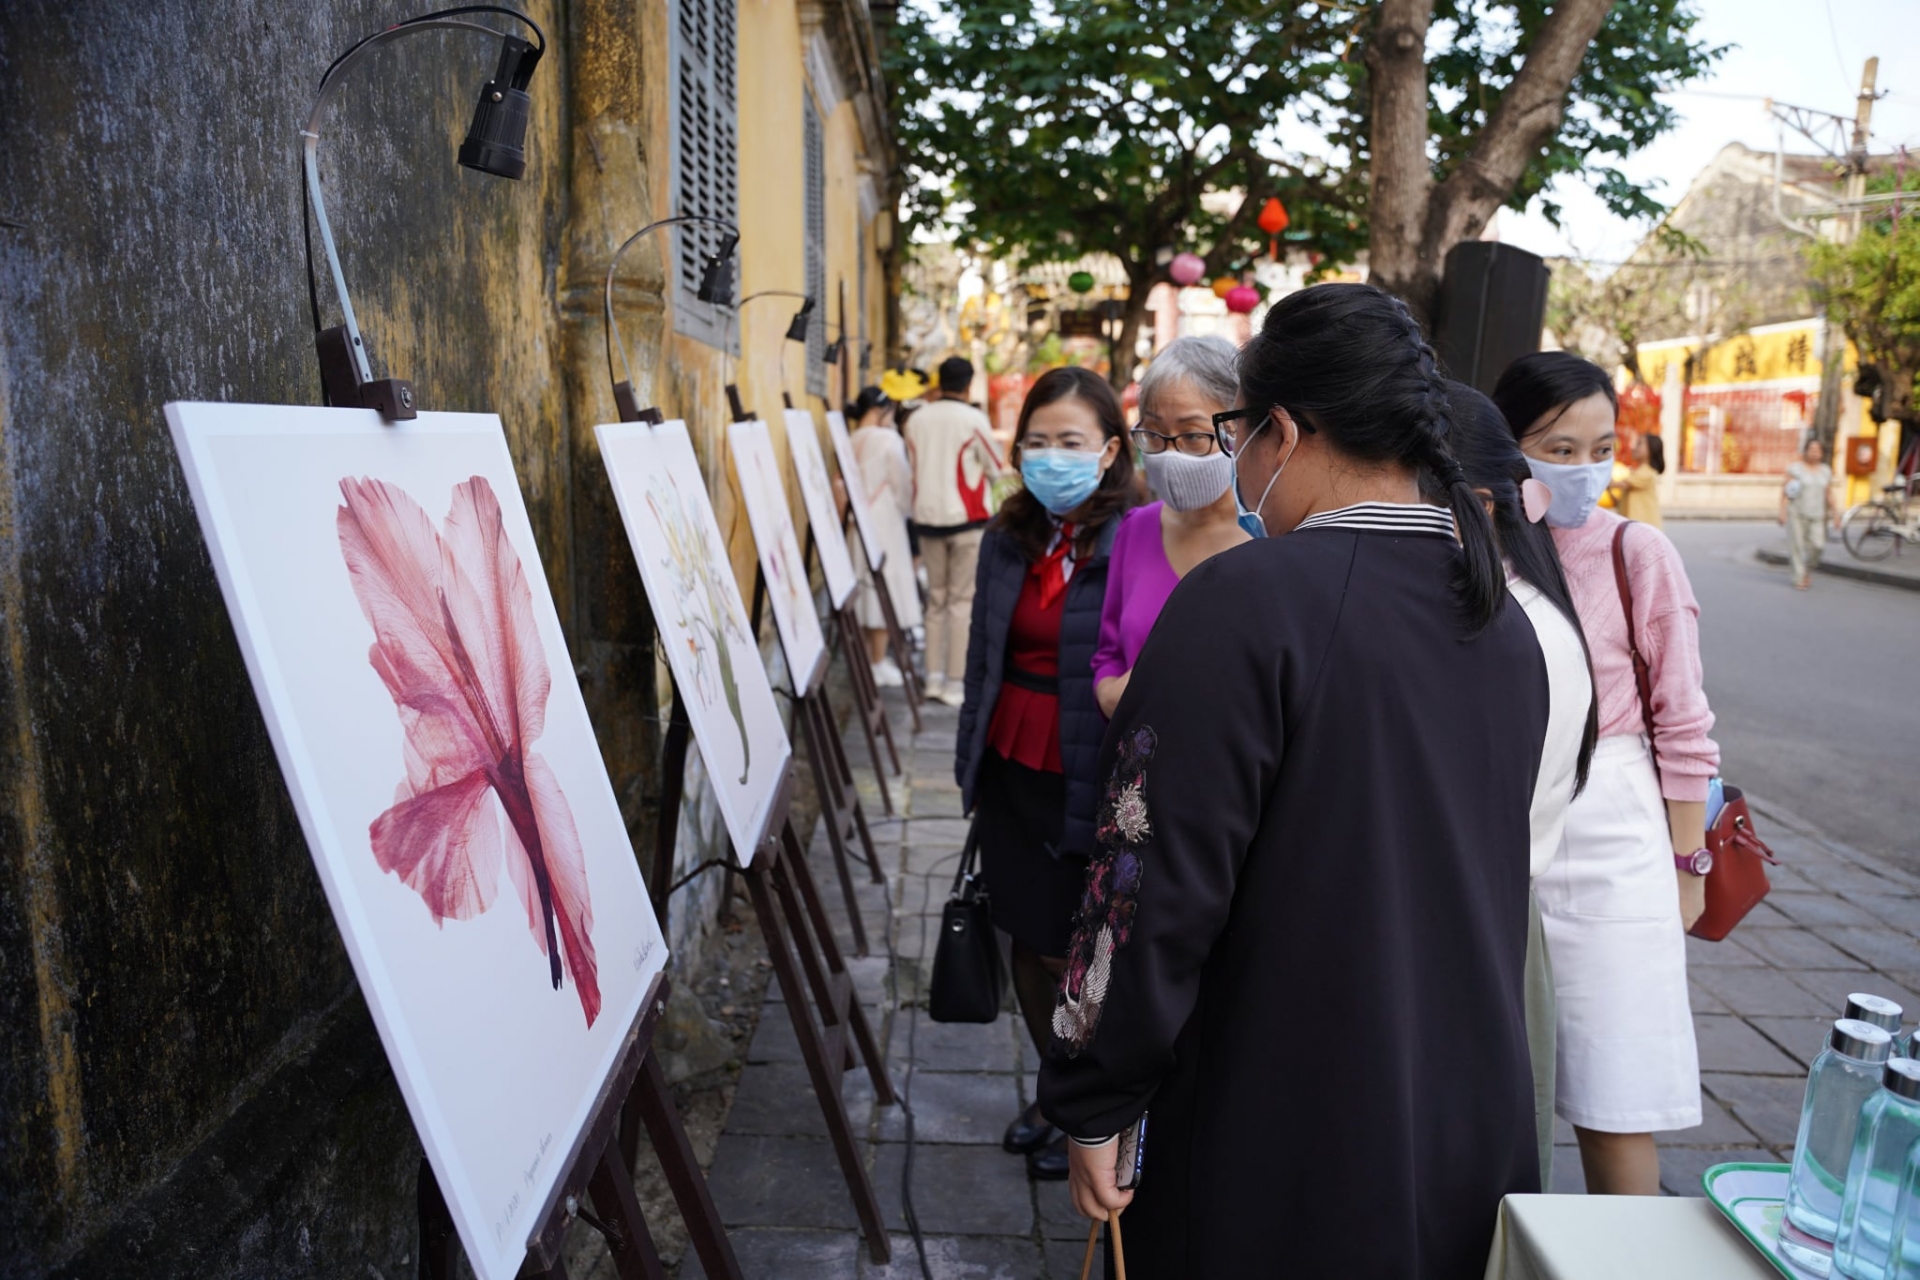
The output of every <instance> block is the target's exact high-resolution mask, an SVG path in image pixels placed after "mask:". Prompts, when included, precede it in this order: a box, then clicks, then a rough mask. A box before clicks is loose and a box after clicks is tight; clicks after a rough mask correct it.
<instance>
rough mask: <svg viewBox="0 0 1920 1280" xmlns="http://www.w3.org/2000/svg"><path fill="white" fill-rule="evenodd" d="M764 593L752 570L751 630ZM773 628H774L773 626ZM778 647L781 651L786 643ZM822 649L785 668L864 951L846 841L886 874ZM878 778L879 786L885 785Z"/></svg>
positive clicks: (756, 626) (877, 877)
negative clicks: (832, 699) (804, 665)
mask: <svg viewBox="0 0 1920 1280" xmlns="http://www.w3.org/2000/svg"><path fill="white" fill-rule="evenodd" d="M766 598H767V580H766V576H765V575H764V574H763V573H761V572H760V571H759V570H757V569H756V570H755V571H754V575H753V615H752V622H753V630H754V633H755V634H758V633H759V631H760V610H761V606H762V604H763V603H764V602H765V601H766ZM776 630H777V628H776ZM782 652H783V653H784V652H785V648H784V646H783V647H782ZM828 656H829V655H828V654H826V653H824V652H823V653H822V654H821V655H820V658H819V660H818V661H817V662H815V663H814V668H813V670H812V671H809V672H807V673H806V674H805V675H804V676H802V675H801V674H800V673H799V672H798V671H795V670H794V669H793V667H792V665H791V664H789V665H788V667H787V671H788V674H789V675H790V676H792V678H793V682H794V685H795V687H796V688H797V689H799V690H800V691H801V692H799V693H797V694H795V695H793V699H792V700H793V719H794V723H795V724H796V725H797V726H799V729H800V732H801V734H802V736H803V739H804V740H805V742H806V744H807V763H808V766H809V767H810V768H811V770H812V772H813V785H814V792H815V794H817V795H818V796H819V797H820V819H821V823H822V825H824V826H825V827H826V829H827V844H828V845H829V846H830V847H831V848H832V850H833V865H834V870H835V871H836V872H837V873H838V874H839V877H840V892H841V894H842V895H843V896H844V897H845V899H846V903H847V921H848V926H849V928H850V929H851V931H852V933H853V953H854V954H855V955H857V956H865V955H866V954H867V926H866V923H865V922H864V921H863V920H862V919H861V918H860V900H859V898H858V897H857V896H856V895H855V893H854V889H853V872H852V870H851V869H850V867H849V866H848V857H849V851H848V848H847V843H848V841H850V840H854V839H857V840H859V841H860V852H861V856H863V857H864V858H865V859H866V863H867V870H868V871H869V873H870V874H871V875H872V876H873V882H874V883H875V884H880V883H881V882H882V881H884V880H885V879H886V874H885V873H884V872H882V871H881V870H880V855H879V854H878V853H877V852H875V851H874V847H873V834H872V832H871V831H869V830H868V829H867V814H866V810H865V809H863V808H862V807H861V805H860V792H859V790H858V789H857V788H856V787H855V786H854V781H853V766H852V765H850V764H849V763H847V752H846V747H845V746H844V744H842V742H841V741H840V733H839V729H838V725H837V722H836V721H835V720H834V717H833V708H832V706H831V705H830V704H829V703H828V701H827V660H828ZM885 784H886V779H885V777H884V776H883V777H882V778H881V788H880V789H881V790H882V791H883V792H884V791H885V790H886V785H885Z"/></svg>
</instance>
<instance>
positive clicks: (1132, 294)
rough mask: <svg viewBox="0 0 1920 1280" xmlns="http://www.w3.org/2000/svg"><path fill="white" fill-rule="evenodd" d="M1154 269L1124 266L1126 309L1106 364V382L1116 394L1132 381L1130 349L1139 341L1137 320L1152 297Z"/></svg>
mask: <svg viewBox="0 0 1920 1280" xmlns="http://www.w3.org/2000/svg"><path fill="white" fill-rule="evenodd" d="M1153 275H1154V273H1153V268H1152V267H1150V266H1149V267H1145V268H1142V267H1139V266H1137V265H1135V264H1134V263H1131V262H1130V263H1128V264H1127V309H1126V311H1125V313H1124V314H1123V315H1122V316H1121V319H1120V336H1119V337H1118V338H1116V339H1115V340H1114V343H1113V358H1112V359H1111V360H1110V361H1109V362H1108V369H1107V381H1109V382H1111V383H1112V384H1113V389H1114V391H1115V392H1121V391H1125V390H1126V389H1127V384H1128V383H1129V382H1132V381H1133V366H1134V359H1133V346H1134V343H1136V342H1138V341H1139V340H1140V320H1141V317H1143V316H1145V315H1146V314H1147V300H1148V299H1149V298H1150V297H1151V296H1152V294H1153V284H1154V281H1153Z"/></svg>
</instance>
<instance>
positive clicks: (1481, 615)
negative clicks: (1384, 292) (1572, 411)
mask: <svg viewBox="0 0 1920 1280" xmlns="http://www.w3.org/2000/svg"><path fill="white" fill-rule="evenodd" d="M1394 304H1395V306H1396V307H1397V308H1398V309H1399V311H1400V314H1401V316H1402V317H1403V318H1404V319H1405V321H1406V335H1407V341H1408V343H1409V345H1410V346H1411V347H1412V349H1413V358H1414V366H1415V373H1416V376H1417V377H1418V378H1420V380H1421V381H1422V382H1423V383H1424V384H1425V394H1424V395H1423V396H1422V398H1421V407H1420V432H1419V434H1418V435H1416V436H1415V437H1414V438H1413V441H1412V444H1411V447H1410V449H1409V452H1410V454H1411V455H1412V456H1410V457H1408V458H1407V461H1408V462H1410V463H1412V464H1414V465H1415V466H1417V467H1420V468H1421V469H1422V470H1423V472H1424V473H1425V476H1426V477H1427V478H1428V480H1429V481H1430V483H1431V487H1432V489H1433V491H1434V492H1435V493H1436V494H1437V495H1439V496H1440V498H1441V500H1442V502H1443V504H1444V505H1445V506H1446V507H1447V508H1448V509H1449V510H1451V511H1452V512H1453V523H1454V525H1455V527H1456V528H1457V529H1458V530H1459V531H1460V549H1461V557H1460V570H1459V572H1458V573H1457V574H1456V575H1455V577H1454V584H1453V585H1454V589H1455V590H1457V591H1458V592H1459V593H1460V603H1461V606H1462V607H1463V608H1464V609H1465V610H1466V613H1467V618H1468V620H1469V621H1470V622H1471V623H1472V624H1473V630H1474V633H1475V634H1478V633H1479V632H1481V631H1483V630H1485V629H1486V628H1487V627H1488V626H1489V625H1491V624H1492V622H1493V620H1494V619H1495V618H1498V617H1499V616H1500V610H1501V608H1502V607H1503V606H1504V605H1505V604H1506V599H1507V573H1506V566H1505V565H1504V564H1503V563H1502V561H1501V558H1500V543H1499V540H1498V539H1497V538H1496V537H1495V536H1494V532H1493V522H1492V521H1491V520H1489V519H1488V518H1487V509H1486V506H1485V505H1484V504H1483V503H1482V502H1481V501H1480V495H1479V494H1478V493H1475V492H1474V489H1473V485H1472V484H1471V483H1469V482H1468V480H1467V473H1466V470H1465V468H1463V467H1462V466H1461V465H1460V460H1459V459H1458V458H1456V457H1454V456H1453V445H1452V439H1453V402H1452V399H1451V397H1450V396H1449V395H1448V393H1447V380H1446V379H1445V378H1444V377H1442V376H1441V373H1440V368H1439V361H1438V360H1437V359H1436V358H1435V356H1434V354H1433V346H1432V344H1431V343H1429V342H1428V341H1427V337H1426V335H1425V334H1424V333H1422V332H1421V331H1420V325H1419V323H1418V322H1417V321H1416V320H1414V318H1413V316H1412V315H1411V314H1410V313H1409V312H1408V311H1407V309H1406V307H1405V306H1404V305H1402V304H1401V303H1400V301H1399V299H1397V298H1396V299H1395V300H1394ZM1426 487H1428V486H1427V485H1425V484H1423V485H1422V488H1423V489H1424V488H1426Z"/></svg>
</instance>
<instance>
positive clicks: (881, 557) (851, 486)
mask: <svg viewBox="0 0 1920 1280" xmlns="http://www.w3.org/2000/svg"><path fill="white" fill-rule="evenodd" d="M827 430H828V432H830V433H831V434H832V436H833V456H834V460H835V461H836V462H838V463H839V464H840V478H841V479H842V480H844V481H845V482H846V485H847V506H848V507H850V508H852V510H853V525H854V528H856V529H858V530H859V531H860V543H861V545H862V546H864V547H865V548H866V551H867V568H868V569H871V570H872V571H873V572H874V573H879V572H880V566H881V565H882V564H883V563H885V561H886V558H887V549H886V547H885V546H884V545H882V543H881V541H880V530H879V528H878V527H877V526H876V525H875V524H874V522H873V508H872V507H871V506H869V505H868V504H867V485H866V482H865V481H864V480H863V479H861V476H860V460H859V459H858V458H856V457H854V456H853V437H852V436H849V435H848V434H847V415H846V414H844V413H841V412H840V411H839V410H838V409H832V410H829V411H828V413H827Z"/></svg>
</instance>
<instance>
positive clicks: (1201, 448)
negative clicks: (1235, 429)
mask: <svg viewBox="0 0 1920 1280" xmlns="http://www.w3.org/2000/svg"><path fill="white" fill-rule="evenodd" d="M1132 434H1133V443H1134V445H1135V446H1136V447H1137V448H1138V449H1139V450H1140V452H1142V453H1165V452H1166V451H1167V450H1168V449H1178V450H1179V451H1180V452H1181V453H1184V454H1186V455H1187V456H1188V457H1189V458H1205V457H1207V456H1209V455H1210V454H1212V453H1213V451H1214V448H1215V446H1216V445H1218V444H1219V436H1218V433H1217V431H1183V432H1181V433H1180V434H1179V435H1177V436H1169V435H1162V434H1161V433H1160V432H1158V431H1149V430H1148V429H1147V428H1145V427H1135V428H1134V429H1133V433H1132Z"/></svg>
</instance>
